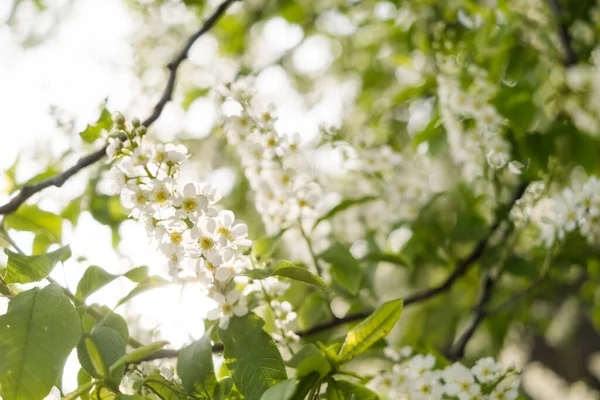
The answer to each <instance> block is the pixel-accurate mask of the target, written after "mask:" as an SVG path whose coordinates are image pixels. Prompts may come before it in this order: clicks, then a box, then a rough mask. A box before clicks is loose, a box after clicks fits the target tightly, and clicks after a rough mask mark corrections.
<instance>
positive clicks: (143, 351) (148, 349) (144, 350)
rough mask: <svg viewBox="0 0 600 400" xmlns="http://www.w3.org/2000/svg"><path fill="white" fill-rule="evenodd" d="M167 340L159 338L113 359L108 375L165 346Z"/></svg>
mask: <svg viewBox="0 0 600 400" xmlns="http://www.w3.org/2000/svg"><path fill="white" fill-rule="evenodd" d="M167 344H169V342H167V341H166V340H161V341H158V342H154V343H150V344H148V345H146V346H142V347H138V348H137V349H135V350H133V351H132V352H130V353H127V354H125V355H124V356H122V357H121V358H119V359H118V360H117V361H115V362H114V363H113V364H112V366H111V367H110V375H114V374H115V373H117V371H118V370H119V369H121V368H123V367H124V366H125V365H126V364H129V363H134V362H138V361H140V360H143V359H144V358H146V357H148V356H150V355H152V354H154V353H156V352H157V351H159V350H161V349H162V348H163V347H165V346H166V345H167Z"/></svg>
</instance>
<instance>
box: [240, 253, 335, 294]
mask: <svg viewBox="0 0 600 400" xmlns="http://www.w3.org/2000/svg"><path fill="white" fill-rule="evenodd" d="M245 275H246V276H249V277H250V278H252V279H256V280H262V279H266V278H268V277H270V276H279V277H283V278H289V279H293V280H295V281H298V282H302V283H306V284H308V285H312V286H316V287H318V288H319V289H321V290H324V291H326V292H333V291H332V290H331V289H330V288H329V286H327V283H325V281H324V280H323V279H321V278H320V277H318V276H317V275H315V274H313V273H312V272H310V271H309V270H307V269H306V268H303V267H300V266H297V265H295V264H293V263H291V262H289V261H286V260H280V261H278V262H277V264H275V266H273V267H268V268H258V269H252V270H249V271H246V273H245Z"/></svg>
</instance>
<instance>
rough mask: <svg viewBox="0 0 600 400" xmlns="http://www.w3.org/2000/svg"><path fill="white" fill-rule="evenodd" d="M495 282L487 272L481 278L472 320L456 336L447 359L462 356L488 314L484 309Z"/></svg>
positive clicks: (490, 296) (453, 359)
mask: <svg viewBox="0 0 600 400" xmlns="http://www.w3.org/2000/svg"><path fill="white" fill-rule="evenodd" d="M495 284H496V279H494V278H492V276H491V275H490V274H489V273H487V274H486V276H485V278H484V279H483V288H482V289H481V296H480V297H479V301H478V302H477V304H476V305H475V308H474V317H473V320H472V321H471V324H470V325H469V326H468V327H467V329H466V330H465V331H464V332H463V334H462V335H461V336H460V337H459V338H458V340H457V341H456V344H455V345H454V346H453V347H452V349H451V350H450V353H449V354H448V359H449V360H451V361H456V360H460V359H461V358H463V357H464V355H465V349H466V347H467V344H468V343H469V340H471V338H472V337H473V335H474V334H475V331H476V330H477V328H478V327H479V325H480V324H481V323H482V322H483V320H484V319H485V317H486V316H487V315H488V314H487V312H486V311H485V307H486V306H487V304H488V302H489V301H490V299H491V298H492V290H493V289H494V285H495Z"/></svg>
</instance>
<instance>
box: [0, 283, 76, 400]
mask: <svg viewBox="0 0 600 400" xmlns="http://www.w3.org/2000/svg"><path fill="white" fill-rule="evenodd" d="M80 336H81V321H80V319H79V316H78V315H77V312H76V311H75V308H74V307H73V305H72V304H71V302H70V301H69V299H67V298H66V297H65V295H64V294H63V291H62V289H61V288H60V287H59V286H58V285H54V284H51V285H49V286H46V287H44V288H42V289H40V288H33V289H30V290H27V291H24V292H21V293H19V294H18V295H17V296H16V297H15V298H14V299H12V300H11V301H10V303H9V305H8V311H7V313H6V314H5V315H2V316H0V396H2V398H3V399H4V400H17V399H41V398H44V396H46V395H47V394H48V392H49V391H50V389H52V386H53V385H54V383H55V382H56V380H57V377H58V376H59V375H60V373H61V371H62V370H63V367H64V365H65V361H66V360H67V357H68V355H69V353H70V352H71V350H72V349H73V348H74V347H75V345H76V344H77V342H78V341H79V338H80Z"/></svg>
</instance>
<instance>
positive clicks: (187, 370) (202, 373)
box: [177, 330, 217, 397]
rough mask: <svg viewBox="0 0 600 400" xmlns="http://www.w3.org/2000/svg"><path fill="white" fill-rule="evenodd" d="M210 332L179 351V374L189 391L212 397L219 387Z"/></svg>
mask: <svg viewBox="0 0 600 400" xmlns="http://www.w3.org/2000/svg"><path fill="white" fill-rule="evenodd" d="M210 333H211V331H210V330H209V331H207V332H206V333H205V334H204V336H202V338H201V339H200V340H197V341H195V342H192V343H191V344H190V345H188V346H186V347H184V348H182V349H181V351H180V352H179V356H178V357H177V375H179V377H180V378H181V383H182V385H183V388H184V389H185V390H186V391H187V392H188V393H197V394H199V395H204V396H206V397H210V396H211V395H212V394H213V392H214V391H215V388H216V387H217V377H216V376H215V371H214V366H213V360H212V345H211V343H210Z"/></svg>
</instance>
